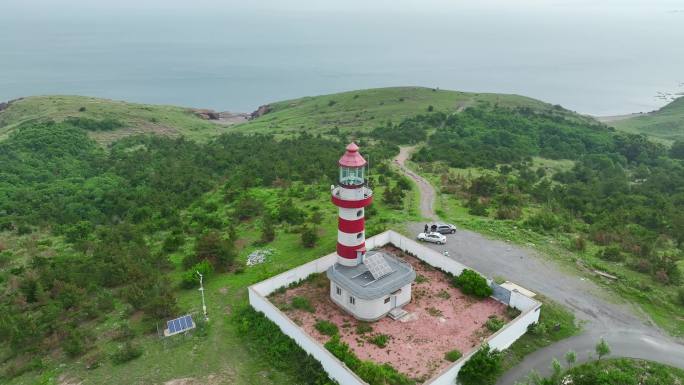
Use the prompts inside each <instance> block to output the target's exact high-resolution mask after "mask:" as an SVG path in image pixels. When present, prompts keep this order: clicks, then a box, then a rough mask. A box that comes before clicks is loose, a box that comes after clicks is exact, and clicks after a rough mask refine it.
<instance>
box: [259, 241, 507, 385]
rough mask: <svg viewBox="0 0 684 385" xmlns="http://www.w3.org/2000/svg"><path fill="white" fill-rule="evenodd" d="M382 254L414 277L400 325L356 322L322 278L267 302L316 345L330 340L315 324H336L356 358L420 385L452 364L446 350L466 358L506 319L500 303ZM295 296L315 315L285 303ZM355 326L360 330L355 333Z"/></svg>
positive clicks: (417, 263) (443, 276) (419, 264)
mask: <svg viewBox="0 0 684 385" xmlns="http://www.w3.org/2000/svg"><path fill="white" fill-rule="evenodd" d="M387 250H388V251H390V252H392V253H394V254H395V255H397V256H398V257H400V258H402V259H404V260H405V261H407V262H408V263H410V264H411V265H412V266H413V268H414V269H415V270H416V273H417V275H418V277H419V278H418V279H417V280H416V282H414V284H413V289H412V296H413V298H412V299H411V302H410V303H409V304H408V305H406V306H404V307H403V308H404V310H406V311H408V312H409V315H408V316H407V317H406V318H404V319H402V320H401V321H394V320H392V319H390V318H389V317H385V318H383V319H381V320H379V321H376V322H372V323H369V324H365V323H360V322H359V321H357V320H356V319H355V318H353V317H352V316H350V315H349V314H347V313H345V312H344V311H343V310H342V309H340V308H339V307H338V306H337V305H335V304H334V303H333V302H332V301H331V300H330V296H329V281H328V279H327V277H326V276H325V274H319V275H317V276H316V277H314V278H313V279H311V280H309V281H307V282H305V283H303V284H302V285H300V286H298V287H295V288H292V289H290V290H287V291H285V292H284V293H283V292H281V293H278V294H274V295H273V296H272V297H271V301H272V302H273V303H274V304H275V305H276V306H278V307H279V308H280V309H281V310H283V311H284V312H285V313H286V314H287V315H288V316H289V317H290V318H291V319H292V320H293V321H294V322H295V323H297V324H298V325H300V326H301V327H302V328H304V329H305V330H306V332H307V333H308V334H309V335H311V336H312V337H313V338H315V339H316V340H318V341H319V342H320V343H325V342H327V341H328V339H329V337H328V336H325V335H322V334H321V333H319V332H318V331H317V330H316V328H315V326H314V325H315V324H316V322H317V321H319V320H327V321H330V322H332V323H334V324H335V325H337V326H338V328H339V329H340V337H341V339H342V340H343V341H344V342H346V343H347V344H349V346H350V347H351V348H352V350H353V351H354V353H355V354H356V355H357V356H358V357H359V358H361V359H363V360H371V361H374V362H377V363H385V362H386V363H389V364H390V365H392V366H393V367H395V368H396V369H397V370H399V371H400V372H402V373H405V374H407V375H409V376H410V377H413V378H416V379H418V380H419V381H424V380H427V379H429V378H431V377H433V376H434V375H436V374H437V373H439V372H440V371H441V370H443V369H445V368H446V367H448V366H449V365H450V364H451V362H449V361H447V360H446V359H445V358H444V355H445V353H446V352H448V351H451V350H453V349H458V350H459V351H461V353H463V354H464V355H465V354H467V353H468V352H470V351H471V350H473V349H474V348H475V347H477V346H478V345H479V344H480V343H481V342H482V341H483V340H484V339H485V338H486V337H487V336H489V335H491V334H492V332H491V331H490V330H489V329H487V328H486V327H485V323H486V322H487V321H488V319H489V318H490V317H497V318H500V319H503V320H505V321H509V320H510V319H509V318H508V316H507V314H506V306H505V305H503V304H501V303H499V302H497V301H495V300H494V299H491V298H487V299H484V300H478V299H474V298H472V297H469V296H466V295H465V294H463V293H461V291H460V290H458V289H457V288H455V287H453V286H452V285H451V279H450V277H449V276H448V275H447V274H445V273H443V272H441V271H439V270H437V269H435V268H433V267H432V266H430V265H427V264H425V263H422V262H421V261H420V260H418V259H417V258H414V257H411V256H408V255H405V254H402V253H400V252H399V251H398V250H396V249H391V248H388V249H387ZM295 296H300V297H305V298H307V299H308V301H309V302H310V303H311V305H313V307H314V309H315V312H314V313H310V312H307V311H305V310H298V309H293V308H292V307H291V306H290V303H291V299H292V298H293V297H295ZM359 325H361V328H358V329H357V327H359ZM367 326H370V328H371V329H372V330H370V331H369V330H366V331H365V332H364V331H363V330H362V329H363V328H364V327H366V329H367ZM378 335H386V336H388V339H389V340H388V342H387V345H386V347H384V348H382V347H379V346H377V345H375V344H373V343H371V342H370V340H371V339H372V338H373V337H374V336H378Z"/></svg>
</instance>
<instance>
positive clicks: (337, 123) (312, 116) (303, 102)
mask: <svg viewBox="0 0 684 385" xmlns="http://www.w3.org/2000/svg"><path fill="white" fill-rule="evenodd" d="M480 102H488V103H492V104H498V105H500V106H503V107H528V108H531V109H534V110H537V111H547V112H550V113H554V114H558V115H563V116H566V117H572V118H575V119H579V120H589V119H590V118H587V117H583V116H580V115H577V114H574V113H572V112H570V111H567V110H564V109H562V108H560V107H558V106H553V105H551V104H548V103H544V102H542V101H539V100H536V99H532V98H528V97H525V96H519V95H505V94H489V93H469V92H459V91H447V90H438V89H432V88H424V87H393V88H376V89H369V90H361V91H350V92H343V93H338V94H331V95H321V96H314V97H310V96H307V97H303V98H299V99H293V100H285V101H282V102H276V103H271V104H269V107H270V109H271V110H270V112H268V113H267V114H265V115H263V116H261V117H259V118H257V119H254V120H252V121H250V122H247V123H245V124H241V125H239V126H236V127H235V129H237V130H242V131H248V132H260V133H267V132H268V133H276V134H284V133H289V132H295V131H297V132H300V131H309V132H320V131H323V132H328V131H330V130H333V129H335V128H339V129H340V130H341V131H343V132H365V131H369V130H371V129H373V128H375V127H378V126H384V125H385V124H386V123H387V121H392V122H394V123H397V122H399V121H401V120H403V119H405V118H407V117H410V116H414V115H416V114H421V113H425V112H427V111H428V108H430V106H432V108H433V109H434V110H435V111H444V112H450V111H459V110H462V109H464V108H465V107H469V106H473V105H476V104H478V103H480Z"/></svg>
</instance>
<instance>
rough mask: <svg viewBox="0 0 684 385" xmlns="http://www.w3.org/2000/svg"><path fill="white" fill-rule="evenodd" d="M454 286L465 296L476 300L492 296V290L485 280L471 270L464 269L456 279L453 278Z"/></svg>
mask: <svg viewBox="0 0 684 385" xmlns="http://www.w3.org/2000/svg"><path fill="white" fill-rule="evenodd" d="M454 286H456V287H458V288H459V289H461V291H462V292H463V293H465V294H468V295H472V296H475V297H478V298H487V297H489V296H490V295H492V288H491V287H489V284H487V280H486V279H485V278H484V277H482V276H481V275H480V274H478V273H476V272H474V271H473V270H469V269H465V270H463V272H462V273H461V275H459V276H458V277H455V278H454Z"/></svg>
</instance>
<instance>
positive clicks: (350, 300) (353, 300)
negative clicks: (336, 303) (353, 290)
mask: <svg viewBox="0 0 684 385" xmlns="http://www.w3.org/2000/svg"><path fill="white" fill-rule="evenodd" d="M349 303H350V304H352V305H354V304H356V298H354V297H352V296H349Z"/></svg>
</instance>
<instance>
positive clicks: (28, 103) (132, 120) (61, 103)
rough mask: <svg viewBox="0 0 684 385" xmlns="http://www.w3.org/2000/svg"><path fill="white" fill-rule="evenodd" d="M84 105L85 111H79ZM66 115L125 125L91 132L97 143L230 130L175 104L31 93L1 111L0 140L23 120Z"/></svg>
mask: <svg viewBox="0 0 684 385" xmlns="http://www.w3.org/2000/svg"><path fill="white" fill-rule="evenodd" d="M83 108H85V110H83V111H81V110H82V109H83ZM69 117H82V118H89V119H95V120H103V119H115V120H118V121H121V122H122V123H123V124H124V127H122V128H120V129H117V130H113V131H107V132H91V133H89V134H90V135H91V137H93V138H94V139H95V140H97V141H98V142H100V143H105V144H106V143H111V142H113V141H115V140H116V139H120V138H122V137H124V136H128V135H133V134H140V133H155V134H161V135H169V136H180V135H183V136H185V137H187V138H189V139H193V140H207V139H208V138H210V137H213V136H216V135H219V134H221V133H223V132H226V131H228V130H229V127H227V126H222V125H219V124H215V123H212V122H210V121H208V120H204V119H202V118H199V117H198V116H197V115H195V114H194V113H193V112H192V111H191V109H189V108H184V107H176V106H162V105H150V104H137V103H128V102H123V101H116V100H108V99H98V98H91V97H85V96H32V97H27V98H24V99H21V100H18V101H15V102H13V103H12V104H11V105H10V106H9V107H8V108H7V109H6V110H4V111H2V112H0V140H2V139H4V138H6V137H7V135H9V134H10V133H11V132H12V131H13V130H15V129H16V128H17V127H19V126H20V125H22V124H24V123H29V122H36V121H45V120H54V121H58V122H59V121H62V120H64V119H66V118H69Z"/></svg>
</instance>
